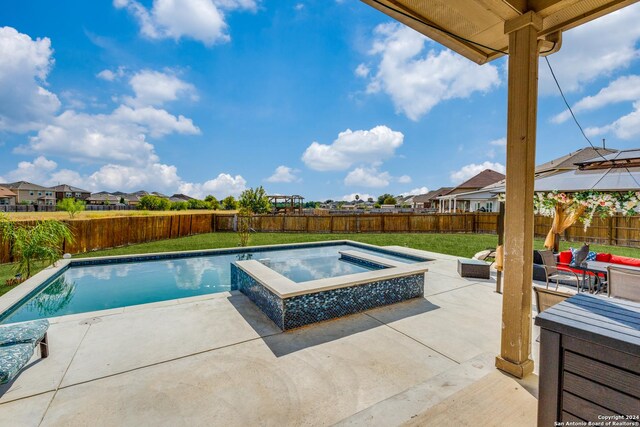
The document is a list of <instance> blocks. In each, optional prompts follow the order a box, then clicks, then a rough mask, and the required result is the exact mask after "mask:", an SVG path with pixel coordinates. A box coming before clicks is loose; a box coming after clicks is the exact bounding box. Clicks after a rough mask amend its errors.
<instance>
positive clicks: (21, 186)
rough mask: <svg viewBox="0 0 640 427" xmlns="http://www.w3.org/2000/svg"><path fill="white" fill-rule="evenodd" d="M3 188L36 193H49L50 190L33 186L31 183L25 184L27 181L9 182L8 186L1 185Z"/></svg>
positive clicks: (36, 185)
mask: <svg viewBox="0 0 640 427" xmlns="http://www.w3.org/2000/svg"><path fill="white" fill-rule="evenodd" d="M2 186H3V187H7V188H9V189H11V190H36V191H49V190H51V189H50V188H47V187H43V186H41V185H38V184H34V183H32V182H27V181H17V182H11V183H8V184H2Z"/></svg>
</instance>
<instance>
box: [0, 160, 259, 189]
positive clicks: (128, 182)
mask: <svg viewBox="0 0 640 427" xmlns="http://www.w3.org/2000/svg"><path fill="white" fill-rule="evenodd" d="M0 179H2V180H3V181H8V182H13V181H21V180H24V181H30V182H34V183H37V184H41V185H45V186H54V185H58V184H70V185H75V186H78V187H81V188H85V189H87V190H90V191H103V190H106V191H115V190H119V191H137V190H140V189H147V190H150V191H151V190H154V191H165V192H168V193H174V192H181V193H185V194H188V195H190V196H193V197H199V198H203V197H205V196H206V195H207V194H213V195H215V196H216V197H219V198H222V197H226V196H229V195H233V196H238V195H239V194H240V193H241V192H242V191H244V190H245V189H246V183H247V182H246V180H245V179H244V178H243V177H242V176H240V175H236V176H235V177H234V176H231V175H229V174H226V173H221V174H219V175H218V176H217V177H216V178H214V179H211V180H209V181H206V182H203V183H190V182H185V181H184V180H182V179H181V178H180V176H179V175H178V170H177V168H176V167H175V166H173V165H166V164H163V163H160V162H158V161H157V160H155V159H151V160H150V161H148V162H147V163H145V164H139V165H133V166H127V165H123V164H115V163H109V164H106V165H103V166H102V167H100V168H99V169H98V170H96V171H95V172H93V173H89V174H87V175H81V174H79V173H78V172H77V171H73V170H70V169H58V164H57V163H56V162H54V161H53V160H49V159H47V158H46V157H44V156H39V157H37V158H35V159H34V160H33V161H31V162H26V161H24V162H20V163H18V166H17V168H16V169H14V170H12V171H9V172H8V173H6V174H5V175H4V176H3V177H2V178H0Z"/></svg>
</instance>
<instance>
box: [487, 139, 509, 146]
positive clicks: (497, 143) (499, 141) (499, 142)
mask: <svg viewBox="0 0 640 427" xmlns="http://www.w3.org/2000/svg"><path fill="white" fill-rule="evenodd" d="M489 145H493V146H495V147H506V146H507V138H505V137H503V138H498V139H494V140H493V141H489Z"/></svg>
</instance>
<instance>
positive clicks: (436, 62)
mask: <svg viewBox="0 0 640 427" xmlns="http://www.w3.org/2000/svg"><path fill="white" fill-rule="evenodd" d="M374 32H375V40H374V43H373V47H372V49H371V52H370V54H371V55H375V56H377V57H379V58H380V61H379V63H378V66H377V71H376V72H375V74H374V75H372V76H371V78H370V81H369V85H368V86H367V92H368V93H379V92H383V93H386V94H387V95H388V96H390V97H391V100H392V101H393V104H394V105H395V107H396V111H398V112H400V113H403V114H405V115H406V116H407V117H408V118H410V119H411V120H414V121H415V120H418V119H420V117H422V116H423V115H425V114H427V113H428V112H429V111H430V110H431V109H432V108H433V107H435V106H436V105H437V104H438V103H440V102H442V101H445V100H448V99H455V98H467V97H469V96H471V94H473V93H474V92H488V91H489V90H491V89H493V88H494V87H496V86H498V85H499V84H500V78H499V75H498V70H497V68H496V67H495V66H493V65H483V66H479V65H477V64H475V63H473V62H471V61H469V60H467V59H465V58H463V57H462V56H460V55H457V54H455V53H453V52H451V51H450V50H446V49H444V50H436V49H434V48H433V47H432V46H435V43H433V42H431V41H430V40H429V39H427V38H426V37H424V36H422V35H421V34H419V33H418V32H416V31H414V30H412V29H411V28H408V27H406V26H404V25H400V24H395V23H391V24H381V25H378V26H377V27H376V29H375V31H374ZM425 46H429V49H428V51H426V52H425ZM361 65H362V64H361ZM358 69H360V74H362V73H363V72H364V69H362V68H361V67H360V66H358ZM358 69H356V74H358V73H359V72H358ZM360 74H358V75H360Z"/></svg>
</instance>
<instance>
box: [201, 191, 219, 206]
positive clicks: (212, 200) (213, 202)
mask: <svg viewBox="0 0 640 427" xmlns="http://www.w3.org/2000/svg"><path fill="white" fill-rule="evenodd" d="M204 201H205V202H207V203H209V208H210V209H213V210H218V209H220V202H219V201H218V199H216V198H215V197H213V196H212V195H211V194H209V195H208V196H207V197H205V198H204Z"/></svg>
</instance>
